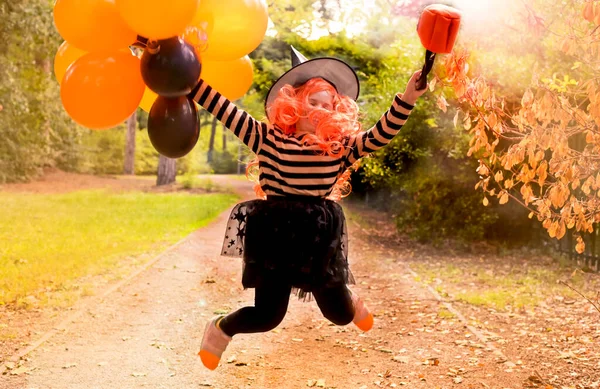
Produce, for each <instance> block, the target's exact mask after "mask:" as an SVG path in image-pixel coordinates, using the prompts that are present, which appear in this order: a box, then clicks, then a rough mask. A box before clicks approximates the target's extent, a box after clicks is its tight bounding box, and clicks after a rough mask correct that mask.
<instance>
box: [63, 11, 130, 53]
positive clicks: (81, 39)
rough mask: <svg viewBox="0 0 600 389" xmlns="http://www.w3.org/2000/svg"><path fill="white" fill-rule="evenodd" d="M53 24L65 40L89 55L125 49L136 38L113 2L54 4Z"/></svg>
mask: <svg viewBox="0 0 600 389" xmlns="http://www.w3.org/2000/svg"><path fill="white" fill-rule="evenodd" d="M54 24H55V25H56V29H57V30H58V32H59V33H60V35H61V36H62V37H63V38H64V40H66V41H67V42H69V43H71V44H72V45H74V46H76V47H77V48H79V49H81V50H85V51H88V52H94V51H112V50H115V49H120V48H124V47H127V46H129V45H130V44H132V43H133V42H135V40H136V38H137V34H136V33H135V32H134V31H133V30H132V29H130V28H129V26H127V24H126V23H125V21H124V20H123V19H122V18H121V15H119V11H118V10H117V6H116V5H115V2H114V0H56V3H55V4H54Z"/></svg>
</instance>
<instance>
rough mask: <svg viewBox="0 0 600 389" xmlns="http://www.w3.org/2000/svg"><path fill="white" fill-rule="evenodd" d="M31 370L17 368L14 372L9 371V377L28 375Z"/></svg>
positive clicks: (21, 367)
mask: <svg viewBox="0 0 600 389" xmlns="http://www.w3.org/2000/svg"><path fill="white" fill-rule="evenodd" d="M32 370H33V369H32V368H29V367H25V366H20V367H17V368H16V369H14V370H11V371H10V375H21V374H23V373H29V372H30V371H32Z"/></svg>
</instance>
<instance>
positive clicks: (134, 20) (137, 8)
mask: <svg viewBox="0 0 600 389" xmlns="http://www.w3.org/2000/svg"><path fill="white" fill-rule="evenodd" d="M198 1H199V0H169V1H165V0H116V2H117V8H118V9H119V13H120V14H121V17H122V18H123V20H125V22H127V24H128V25H129V27H131V29H132V30H134V31H135V32H137V33H138V34H139V35H142V36H143V37H146V38H151V39H166V38H171V37H173V36H177V35H179V34H181V33H182V32H183V31H184V30H185V27H186V26H187V25H188V24H189V23H190V22H191V21H192V18H193V17H194V15H195V13H196V9H197V8H198Z"/></svg>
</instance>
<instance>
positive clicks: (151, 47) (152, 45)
mask: <svg viewBox="0 0 600 389" xmlns="http://www.w3.org/2000/svg"><path fill="white" fill-rule="evenodd" d="M146 51H147V52H148V53H150V54H157V53H158V52H159V51H160V45H159V44H158V41H155V40H148V43H147V44H146Z"/></svg>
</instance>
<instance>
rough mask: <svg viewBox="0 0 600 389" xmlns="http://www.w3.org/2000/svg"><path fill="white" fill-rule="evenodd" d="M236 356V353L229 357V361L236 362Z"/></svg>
mask: <svg viewBox="0 0 600 389" xmlns="http://www.w3.org/2000/svg"><path fill="white" fill-rule="evenodd" d="M236 358H237V357H236V356H235V355H232V356H230V357H229V358H227V363H233V362H235V361H236Z"/></svg>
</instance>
